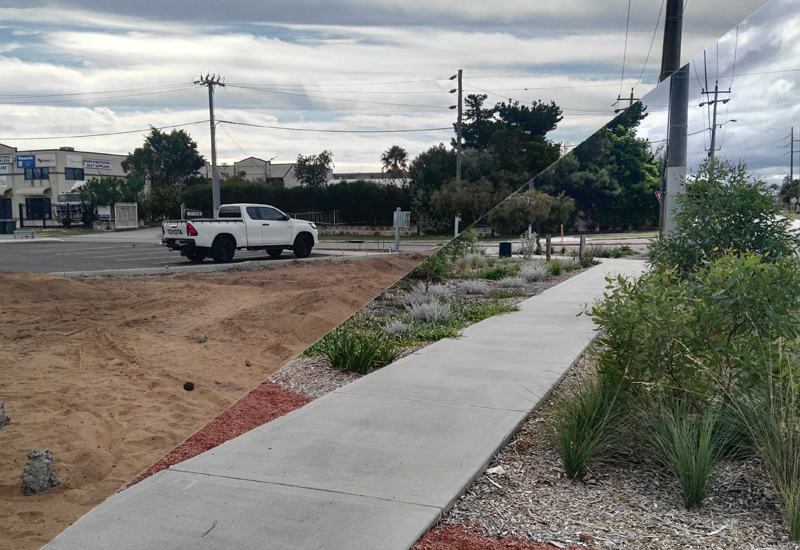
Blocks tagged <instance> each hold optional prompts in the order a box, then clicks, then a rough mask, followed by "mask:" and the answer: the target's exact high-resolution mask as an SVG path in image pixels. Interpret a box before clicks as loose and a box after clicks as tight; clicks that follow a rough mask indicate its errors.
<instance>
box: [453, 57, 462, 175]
mask: <svg viewBox="0 0 800 550" xmlns="http://www.w3.org/2000/svg"><path fill="white" fill-rule="evenodd" d="M463 72H464V71H463V70H462V69H459V70H458V74H454V75H453V76H451V77H450V80H455V79H456V78H457V79H458V88H457V89H453V90H450V93H451V94H452V93H455V92H458V104H457V105H456V106H455V108H456V109H458V118H457V119H456V181H461V109H462V107H463V105H464V101H463V100H462V97H461V96H462V95H463V93H464V88H463V86H462V84H461V77H462V74H463ZM450 108H451V109H452V108H453V107H450Z"/></svg>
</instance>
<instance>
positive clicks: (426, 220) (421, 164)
mask: <svg viewBox="0 0 800 550" xmlns="http://www.w3.org/2000/svg"><path fill="white" fill-rule="evenodd" d="M455 173H456V153H455V151H453V150H452V149H448V148H447V147H445V145H444V143H440V144H439V145H434V146H432V147H430V148H428V149H427V150H425V151H423V152H422V153H420V154H419V155H417V156H416V157H415V158H414V160H413V161H412V162H411V165H410V166H409V168H408V175H409V178H410V179H411V208H412V210H413V211H414V212H415V214H416V216H417V227H419V229H420V231H422V232H423V233H429V234H436V233H442V232H444V231H446V230H447V229H448V228H449V227H450V222H449V220H448V219H447V217H446V216H442V214H441V213H439V212H436V211H435V209H434V208H433V206H432V202H431V201H432V197H433V194H434V193H436V191H438V190H439V188H440V187H441V186H442V185H443V184H444V182H446V181H447V180H449V179H451V178H452V177H453V176H454V175H455Z"/></svg>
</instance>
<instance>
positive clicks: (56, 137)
mask: <svg viewBox="0 0 800 550" xmlns="http://www.w3.org/2000/svg"><path fill="white" fill-rule="evenodd" d="M206 122H208V119H206V120H198V121H196V122H186V123H184V124H168V125H166V126H160V127H157V128H156V127H155V126H151V127H150V128H144V129H140V130H126V131H124V132H106V133H103V134H80V135H75V136H41V137H0V139H2V140H5V141H28V140H35V139H78V138H89V137H104V136H121V135H123V134H136V133H138V132H147V131H149V130H150V129H151V128H156V130H163V129H164V128H180V127H182V126H193V125H195V124H205V123H206Z"/></svg>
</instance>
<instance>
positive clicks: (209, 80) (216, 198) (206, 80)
mask: <svg viewBox="0 0 800 550" xmlns="http://www.w3.org/2000/svg"><path fill="white" fill-rule="evenodd" d="M194 83H195V84H200V85H201V86H206V87H207V88H208V113H209V119H210V122H211V174H212V176H211V188H212V190H213V203H214V219H217V218H218V217H219V207H220V203H221V199H220V194H219V169H218V168H217V135H216V125H215V124H214V86H222V87H223V88H224V87H225V83H224V82H222V77H221V76H220V75H215V74H207V75H206V76H201V77H200V78H199V79H197V80H195V81H194Z"/></svg>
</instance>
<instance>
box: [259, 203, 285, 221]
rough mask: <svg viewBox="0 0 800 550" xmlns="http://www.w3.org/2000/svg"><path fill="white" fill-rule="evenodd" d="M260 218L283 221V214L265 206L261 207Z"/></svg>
mask: <svg viewBox="0 0 800 550" xmlns="http://www.w3.org/2000/svg"><path fill="white" fill-rule="evenodd" d="M261 216H262V218H261V219H264V220H270V221H276V222H277V221H283V220H284V214H283V212H280V211H279V210H277V209H275V208H269V207H267V206H262V207H261Z"/></svg>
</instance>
